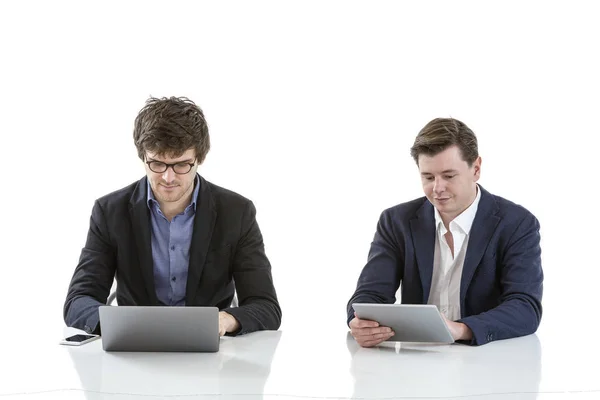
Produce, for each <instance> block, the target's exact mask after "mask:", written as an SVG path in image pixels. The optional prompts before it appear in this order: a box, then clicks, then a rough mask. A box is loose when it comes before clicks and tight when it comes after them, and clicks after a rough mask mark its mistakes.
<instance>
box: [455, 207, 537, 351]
mask: <svg viewBox="0 0 600 400" xmlns="http://www.w3.org/2000/svg"><path fill="white" fill-rule="evenodd" d="M539 231H540V224H539V222H538V220H537V219H536V218H535V217H534V216H533V214H530V213H528V214H527V216H526V217H525V218H524V219H523V220H522V221H521V222H520V224H519V225H518V227H517V228H516V230H515V231H514V233H513V235H512V237H511V238H510V240H509V241H508V245H507V248H506V251H505V253H504V256H503V257H502V259H501V261H500V263H501V267H500V268H501V269H500V272H499V280H500V281H499V283H500V286H501V289H502V294H501V296H500V301H499V305H498V306H496V307H495V308H492V309H490V310H489V311H486V312H483V313H481V314H478V315H472V316H469V317H465V318H462V319H460V320H459V322H463V323H465V324H466V325H467V326H468V327H469V328H471V330H472V331H473V339H472V340H471V341H470V343H469V344H472V345H481V344H485V343H488V342H491V341H493V340H500V339H508V338H512V337H518V336H525V335H529V334H531V333H534V332H535V331H536V330H537V328H538V326H539V324H540V320H541V318H542V291H543V279H544V276H543V272H542V263H541V248H540V232H539Z"/></svg>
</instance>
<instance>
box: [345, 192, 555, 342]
mask: <svg viewBox="0 0 600 400" xmlns="http://www.w3.org/2000/svg"><path fill="white" fill-rule="evenodd" d="M479 188H480V189H481V199H480V200H479V206H478V208H477V214H475V220H474V221H473V226H472V227H471V232H470V234H469V244H468V247H467V254H466V255H465V262H464V265H463V271H462V277H461V282H460V310H461V314H462V318H461V319H460V320H459V322H463V323H465V324H466V325H467V326H469V328H471V330H472V331H473V340H471V342H470V344H473V345H481V344H484V343H488V342H491V341H494V340H500V339H508V338H512V337H517V336H524V335H528V334H531V333H534V332H535V331H536V330H537V328H538V326H539V324H540V320H541V318H542V292H543V280H544V274H543V272H542V261H541V248H540V224H539V222H538V220H537V219H536V218H535V216H534V215H533V214H531V213H530V212H529V211H527V210H526V209H525V208H523V207H521V206H519V205H516V204H514V203H512V202H510V201H508V200H506V199H503V198H502V197H499V196H494V195H492V194H491V193H489V192H488V191H486V190H485V189H484V188H483V187H481V186H479ZM435 229H436V228H435V217H434V209H433V205H432V204H431V203H430V202H429V201H428V200H427V199H426V198H425V197H422V198H420V199H417V200H413V201H411V202H408V203H403V204H399V205H397V206H395V207H392V208H390V209H387V210H385V211H384V212H383V213H382V214H381V218H380V220H379V224H378V225H377V232H376V233H375V238H374V239H373V242H372V244H371V250H370V252H369V259H368V261H367V264H366V265H365V267H364V269H363V271H362V273H361V275H360V278H359V279H358V284H357V287H356V291H355V292H354V295H353V296H352V298H351V299H350V301H349V302H348V306H347V311H348V322H350V321H351V320H352V318H354V310H353V308H352V303H394V302H395V301H396V291H397V290H398V287H399V286H400V285H402V292H401V296H402V303H406V304H427V300H428V298H429V291H430V288H431V279H432V276H433V259H434V254H435V232H436V230H435Z"/></svg>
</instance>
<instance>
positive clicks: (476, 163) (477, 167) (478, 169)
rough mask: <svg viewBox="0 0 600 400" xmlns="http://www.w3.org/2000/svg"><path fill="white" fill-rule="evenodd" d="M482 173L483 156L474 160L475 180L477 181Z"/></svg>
mask: <svg viewBox="0 0 600 400" xmlns="http://www.w3.org/2000/svg"><path fill="white" fill-rule="evenodd" d="M480 175H481V156H479V157H477V159H476V160H475V161H474V162H473V178H474V181H475V182H477V181H478V180H479V177H480Z"/></svg>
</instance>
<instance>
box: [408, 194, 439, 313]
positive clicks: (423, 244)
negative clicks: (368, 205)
mask: <svg viewBox="0 0 600 400" xmlns="http://www.w3.org/2000/svg"><path fill="white" fill-rule="evenodd" d="M410 230H411V234H412V240H413V247H414V249H415V255H416V257H417V267H418V268H419V276H420V277H421V284H422V286H423V303H424V304H426V303H427V300H428V299H429V290H430V289H431V277H432V275H433V256H434V252H435V217H434V216H433V206H432V205H431V203H430V202H429V201H428V200H425V202H424V203H423V206H421V208H420V209H419V210H418V211H417V214H416V216H415V217H414V218H413V219H411V220H410Z"/></svg>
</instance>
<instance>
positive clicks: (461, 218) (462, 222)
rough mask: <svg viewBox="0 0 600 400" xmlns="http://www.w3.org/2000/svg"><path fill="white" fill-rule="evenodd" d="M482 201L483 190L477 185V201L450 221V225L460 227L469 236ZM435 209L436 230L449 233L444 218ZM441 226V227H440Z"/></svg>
mask: <svg viewBox="0 0 600 400" xmlns="http://www.w3.org/2000/svg"><path fill="white" fill-rule="evenodd" d="M480 199H481V188H480V187H479V185H477V196H475V200H473V202H472V203H471V205H470V206H469V207H467V209H466V210H465V211H463V212H462V213H460V214H459V215H457V216H456V218H454V219H453V220H452V221H450V224H449V225H453V224H454V225H456V226H458V227H459V228H460V229H461V230H462V231H463V232H464V233H465V234H469V232H470V231H471V226H473V221H474V220H475V214H477V207H479V200H480ZM433 209H434V215H435V226H436V229H438V230H440V231H441V233H442V234H445V233H446V232H447V230H446V227H445V226H444V222H443V221H442V216H441V215H440V212H439V211H438V210H437V208H435V207H434V208H433ZM440 224H441V226H440Z"/></svg>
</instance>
